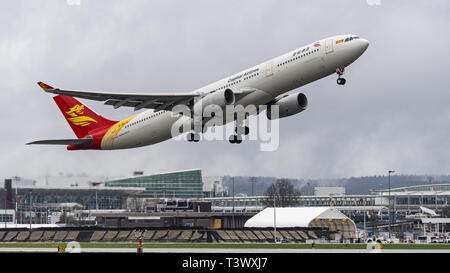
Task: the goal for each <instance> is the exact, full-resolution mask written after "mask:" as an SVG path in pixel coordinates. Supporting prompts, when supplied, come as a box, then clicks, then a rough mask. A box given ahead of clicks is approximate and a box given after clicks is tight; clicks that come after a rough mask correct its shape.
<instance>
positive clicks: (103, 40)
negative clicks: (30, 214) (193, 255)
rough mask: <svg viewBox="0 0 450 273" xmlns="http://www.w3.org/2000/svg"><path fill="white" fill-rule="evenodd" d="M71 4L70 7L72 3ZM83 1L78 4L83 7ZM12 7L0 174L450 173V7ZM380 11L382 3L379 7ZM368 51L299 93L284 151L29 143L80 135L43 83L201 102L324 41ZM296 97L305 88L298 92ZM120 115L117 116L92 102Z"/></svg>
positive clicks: (7, 24)
mask: <svg viewBox="0 0 450 273" xmlns="http://www.w3.org/2000/svg"><path fill="white" fill-rule="evenodd" d="M69 2H70V1H69ZM74 2H76V1H74ZM80 2H81V3H80V5H68V2H67V1H65V0H59V1H55V0H48V1H44V0H42V1H37V0H33V1H31V0H30V1H19V0H16V1H6V2H4V3H2V8H1V10H0V77H1V81H0V89H1V90H0V91H1V92H0V122H1V135H2V141H1V142H0V148H1V149H0V150H1V156H0V178H5V177H10V176H13V175H18V176H22V177H26V178H35V177H38V176H42V175H44V174H45V173H46V172H49V173H50V174H56V173H59V172H62V173H73V174H79V173H88V174H91V175H95V176H121V175H130V174H131V173H132V171H134V170H143V171H145V173H147V174H150V173H158V172H167V171H175V170H180V169H192V168H201V169H202V171H203V174H204V175H256V176H278V177H292V178H338V177H349V176H366V175H380V174H386V172H387V170H389V169H394V170H396V171H397V172H398V173H402V174H449V173H450V107H449V106H450V92H449V91H450V90H449V87H448V86H449V82H448V79H449V71H450V57H449V56H450V54H449V52H450V47H449V45H450V38H449V37H450V36H449V35H448V34H449V31H448V30H449V28H450V17H449V16H448V11H449V10H450V3H449V1H446V0H433V1H425V0H424V1H407V0H405V1H395V0H389V1H387V0H381V5H369V4H368V3H367V1H366V0H360V1H357V0H348V1H335V0H329V1H325V0H323V1H298V0H292V1H288V0H283V1H279V0H273V1H269V0H254V1H252V0H247V1H230V0H226V1H218V0H214V1H211V0H203V1H197V0H190V1H186V0H180V1H172V0H165V1H147V0H142V1H133V0H130V1H119V0H118V1H111V0H104V1H101V0H95V1H94V0H80ZM372 2H376V1H372ZM347 33H354V34H358V35H359V36H361V37H364V38H366V39H368V40H369V41H370V46H369V48H368V50H367V51H366V53H365V54H364V55H363V56H362V57H361V58H360V59H358V60H357V61H356V62H355V63H354V64H352V65H351V66H350V67H348V68H347V69H346V75H345V78H346V79H347V84H346V85H345V86H338V85H336V77H335V76H334V75H333V76H329V77H327V78H324V79H322V80H320V81H318V82H315V83H312V84H309V85H306V86H304V87H302V88H300V89H299V90H296V91H302V92H304V93H305V94H306V95H307V96H308V99H309V108H308V109H307V110H306V111H304V112H302V113H300V114H298V115H295V116H292V117H289V118H286V119H282V120H281V121H280V129H281V132H280V145H279V148H278V150H276V151H274V152H261V151H260V149H259V148H260V147H259V143H258V142H257V141H250V142H246V143H243V144H241V145H231V144H229V143H228V142H227V141H222V142H220V141H214V142H199V143H196V144H194V143H187V142H180V141H174V140H169V141H166V142H163V143H160V144H157V145H153V146H147V147H143V148H137V149H132V150H124V151H72V152H69V151H67V150H66V149H65V147H64V146H25V143H27V142H29V141H33V140H38V139H51V138H72V137H74V134H73V132H72V130H71V129H70V127H69V126H68V124H67V122H66V121H65V120H64V118H63V116H62V115H61V113H60V112H59V110H58V108H57V107H56V105H55V104H54V102H53V99H52V95H50V94H47V93H44V92H43V91H42V90H41V89H40V88H39V87H38V85H36V82H37V81H44V82H46V83H48V84H50V85H53V86H57V87H63V88H70V89H81V90H83V89H84V90H101V91H114V92H148V93H151V92H189V91H193V90H195V89H197V88H199V87H202V86H204V85H207V84H209V83H211V82H214V81H216V80H219V79H221V78H224V77H226V76H229V75H231V74H234V73H236V72H238V71H241V70H243V69H246V68H248V67H251V66H253V65H256V64H259V63H261V62H263V61H266V60H268V59H270V58H273V57H275V56H278V55H281V54H284V53H286V52H287V51H289V50H292V49H294V48H298V47H300V46H303V45H306V44H308V43H311V42H314V41H316V40H319V39H322V38H325V37H328V36H333V35H337V34H347ZM294 92H295V91H294ZM82 101H83V102H84V103H85V104H86V105H88V106H89V107H91V108H93V109H94V110H95V111H96V112H98V113H100V114H102V115H104V116H106V117H109V118H111V119H116V120H120V119H124V118H126V117H128V116H130V115H132V114H134V113H133V111H132V109H130V108H124V109H118V110H113V109H112V107H110V106H105V105H103V104H102V103H100V102H93V101H87V100H82Z"/></svg>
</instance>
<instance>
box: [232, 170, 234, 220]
mask: <svg viewBox="0 0 450 273" xmlns="http://www.w3.org/2000/svg"><path fill="white" fill-rule="evenodd" d="M232 217H233V228H235V224H234V176H233V213H232Z"/></svg>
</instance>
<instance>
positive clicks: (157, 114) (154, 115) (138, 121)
mask: <svg viewBox="0 0 450 273" xmlns="http://www.w3.org/2000/svg"><path fill="white" fill-rule="evenodd" d="M165 112H166V111H158V112H156V113H153V114H152V115H151V116H148V117H146V118H143V119H140V120H137V121H135V122H133V123H129V124H127V125H125V128H128V127H131V126H133V125H136V124H139V123H141V122H143V121H145V120H148V119H151V118H154V117H156V116H159V115H161V114H163V113H165Z"/></svg>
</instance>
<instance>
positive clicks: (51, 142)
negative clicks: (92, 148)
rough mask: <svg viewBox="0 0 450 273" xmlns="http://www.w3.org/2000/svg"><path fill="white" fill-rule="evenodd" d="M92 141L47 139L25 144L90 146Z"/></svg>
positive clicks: (85, 139) (87, 139)
mask: <svg viewBox="0 0 450 273" xmlns="http://www.w3.org/2000/svg"><path fill="white" fill-rule="evenodd" d="M93 142H94V140H93V139H92V138H82V139H49V140H38V141H33V142H30V143H27V145H30V144H46V145H87V146H89V145H92V144H93Z"/></svg>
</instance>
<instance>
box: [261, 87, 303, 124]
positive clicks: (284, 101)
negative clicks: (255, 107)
mask: <svg viewBox="0 0 450 273" xmlns="http://www.w3.org/2000/svg"><path fill="white" fill-rule="evenodd" d="M273 105H278V107H279V108H278V109H279V111H280V112H279V118H285V117H289V116H292V115H295V114H298V113H300V112H302V111H304V110H306V108H307V107H308V99H307V98H306V96H305V94H303V93H295V94H289V95H285V96H283V97H281V98H276V99H275V101H274V102H272V103H269V104H268V105H267V111H266V115H267V118H268V119H270V120H271V119H272V117H271V107H272V106H273Z"/></svg>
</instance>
